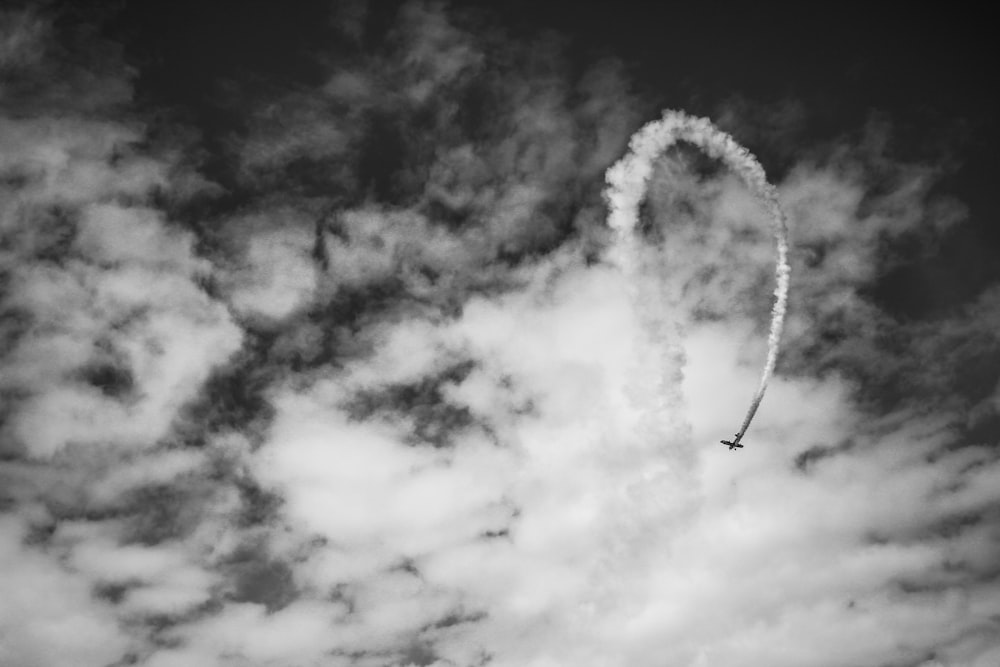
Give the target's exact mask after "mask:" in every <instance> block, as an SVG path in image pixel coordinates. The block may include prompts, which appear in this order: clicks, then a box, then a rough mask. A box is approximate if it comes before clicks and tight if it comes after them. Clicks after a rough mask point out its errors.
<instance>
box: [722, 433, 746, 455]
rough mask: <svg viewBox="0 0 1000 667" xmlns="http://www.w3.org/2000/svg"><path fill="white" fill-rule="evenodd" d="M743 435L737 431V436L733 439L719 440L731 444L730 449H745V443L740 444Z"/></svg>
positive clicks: (724, 443)
mask: <svg viewBox="0 0 1000 667" xmlns="http://www.w3.org/2000/svg"><path fill="white" fill-rule="evenodd" d="M742 437H743V436H742V435H740V434H739V433H737V434H736V437H735V438H734V439H733V440H732V441H729V440H719V442H721V443H722V444H723V445H729V451H733V450H734V449H736V448H739V449H743V445H741V444H740V438H742Z"/></svg>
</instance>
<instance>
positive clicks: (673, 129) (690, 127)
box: [604, 110, 789, 438]
mask: <svg viewBox="0 0 1000 667" xmlns="http://www.w3.org/2000/svg"><path fill="white" fill-rule="evenodd" d="M680 140H683V141H688V142H690V143H693V144H695V145H696V146H698V148H700V149H701V150H703V151H704V152H705V153H706V154H707V155H709V156H710V157H712V158H715V159H719V160H722V161H723V162H724V163H725V164H726V166H727V167H729V168H730V169H732V170H733V171H734V172H736V174H737V175H738V176H739V177H740V179H741V180H742V181H743V183H744V184H745V185H746V186H747V188H748V189H749V190H750V191H751V192H752V193H753V195H754V197H755V198H756V199H757V200H758V201H760V202H761V204H762V205H763V206H764V208H765V210H766V211H767V213H768V215H769V216H770V218H771V224H772V225H773V227H774V234H775V239H776V243H777V249H778V257H777V263H776V265H775V279H776V281H775V282H776V285H775V288H774V306H773V308H772V309H771V326H770V331H769V333H768V337H767V361H766V363H765V364H764V370H763V372H762V373H761V377H760V385H759V387H758V389H757V392H756V394H754V397H753V400H751V402H750V407H749V409H748V410H747V414H746V417H745V418H744V419H743V425H742V426H741V427H740V430H739V433H738V434H737V436H738V437H739V438H742V437H743V434H745V433H746V430H747V428H749V427H750V422H751V421H753V417H754V414H756V412H757V408H758V407H759V406H760V402H761V400H762V399H763V398H764V392H765V391H766V390H767V383H768V381H769V380H770V379H771V375H772V373H774V365H775V363H776V362H777V360H778V343H779V341H780V340H781V331H782V328H783V327H784V322H785V308H786V305H787V302H788V275H789V266H788V224H787V220H786V218H785V213H784V211H782V209H781V205H780V204H779V203H778V192H777V190H775V188H774V186H772V185H771V184H770V183H768V182H767V175H766V174H765V173H764V168H763V167H762V166H761V165H760V163H759V162H758V161H757V158H756V157H754V155H753V154H752V153H751V152H750V151H748V150H747V149H746V148H744V147H743V146H740V145H739V144H738V143H736V140H735V139H733V138H732V137H731V136H729V135H728V134H726V133H725V132H723V131H722V130H720V129H718V128H717V127H715V126H714V125H712V123H711V122H710V121H709V120H708V119H707V118H698V117H696V116H689V115H687V114H685V113H684V112H682V111H672V110H667V111H664V112H663V118H661V119H660V120H658V121H653V122H650V123H647V124H646V125H644V126H643V127H642V128H640V129H639V131H638V132H636V133H635V134H634V135H632V139H631V140H630V141H629V152H628V153H627V154H626V155H625V157H623V158H622V159H621V160H619V161H618V162H616V163H615V164H614V165H612V166H611V168H610V169H608V171H607V173H606V174H605V180H606V181H607V183H608V188H607V189H606V190H605V191H604V198H605V201H606V202H607V204H608V208H609V216H608V225H609V226H610V227H611V228H612V229H613V230H615V232H616V233H617V242H616V248H615V255H616V257H617V259H618V261H619V262H620V264H621V267H622V270H623V271H624V272H625V273H626V275H628V277H629V279H634V278H635V272H636V266H635V263H636V260H635V251H634V243H635V239H634V235H633V231H634V229H635V225H636V221H637V220H638V216H639V204H640V203H641V202H642V199H643V198H644V197H645V195H646V187H647V185H648V183H649V178H650V176H651V175H652V173H653V163H654V161H655V160H656V159H657V158H658V157H659V156H660V155H661V154H662V153H663V152H664V151H665V150H666V149H667V148H669V147H670V146H672V145H673V144H675V143H676V142H677V141H680Z"/></svg>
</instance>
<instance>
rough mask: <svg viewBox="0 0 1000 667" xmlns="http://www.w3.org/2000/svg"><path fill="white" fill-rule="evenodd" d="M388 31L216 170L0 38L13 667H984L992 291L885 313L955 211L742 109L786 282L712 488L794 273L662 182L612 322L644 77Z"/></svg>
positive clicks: (4, 426)
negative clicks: (931, 314)
mask: <svg viewBox="0 0 1000 667" xmlns="http://www.w3.org/2000/svg"><path fill="white" fill-rule="evenodd" d="M372 11H374V10H373V9H372V8H370V7H365V6H364V3H356V4H352V5H350V7H349V8H348V9H343V10H340V9H339V8H338V11H337V12H334V14H333V16H334V18H333V19H332V20H334V21H336V22H338V23H337V26H338V29H339V30H340V32H339V33H338V34H341V35H342V36H344V39H345V42H344V44H339V45H338V46H337V48H338V49H342V51H343V53H347V54H349V57H347V56H345V57H342V58H332V57H327V58H324V54H317V61H318V62H322V63H325V64H324V65H323V67H325V68H326V74H325V75H324V76H323V77H320V78H319V82H318V83H317V82H316V81H314V82H313V83H312V84H310V85H305V84H294V85H293V84H287V85H284V87H275V88H272V89H271V92H270V93H268V94H266V95H263V96H259V97H250V96H249V93H247V92H246V91H247V90H249V88H246V89H244V88H240V87H239V86H234V88H233V89H234V91H243V92H234V95H236V96H237V99H236V100H235V101H234V108H239V109H241V114H242V115H241V122H240V123H238V124H237V125H234V128H233V129H232V130H229V131H228V133H227V134H226V136H224V137H221V139H222V140H218V139H220V137H215V138H213V141H207V140H206V141H204V142H203V143H199V141H198V140H197V139H194V138H192V137H195V136H197V133H196V132H194V131H192V130H191V129H190V128H185V127H180V126H177V125H176V124H175V123H176V120H172V119H171V118H168V117H166V116H157V115H155V114H154V115H151V116H150V117H148V118H146V117H145V116H143V117H140V115H141V114H140V111H139V109H138V107H130V106H129V105H130V100H131V97H132V83H131V82H132V80H133V77H134V76H136V74H135V73H134V72H132V71H131V70H130V69H129V67H127V66H125V65H124V64H123V63H122V61H121V50H120V49H119V47H117V46H116V45H115V44H113V43H109V42H106V41H105V42H102V41H101V40H100V39H99V38H98V37H97V35H98V31H97V30H96V29H95V25H94V24H93V23H87V22H83V23H81V24H80V25H78V26H76V27H75V28H72V27H67V26H63V24H62V23H60V22H59V21H57V20H55V19H56V18H57V17H54V16H53V15H52V14H51V13H47V12H48V10H44V11H43V10H32V11H27V12H22V13H16V14H10V15H9V20H8V21H0V25H4V26H5V27H4V28H3V32H2V33H0V68H4V71H5V72H13V73H14V74H13V76H12V78H10V79H9V80H10V81H12V82H13V83H11V84H6V83H5V85H8V86H9V87H8V88H7V89H5V91H4V94H5V95H6V97H5V102H6V101H7V100H10V104H7V105H6V106H5V108H4V115H3V118H2V120H0V148H2V150H0V175H2V179H0V188H2V192H3V194H2V197H0V199H2V204H0V234H2V243H0V299H2V308H3V319H2V321H3V324H2V325H0V336H2V339H0V340H2V349H3V353H2V354H3V356H2V358H0V366H2V368H0V378H2V379H0V392H2V393H0V395H2V397H3V398H2V400H3V404H2V409H0V437H2V446H0V452H2V456H3V458H4V466H3V468H2V469H0V508H2V513H0V545H2V547H0V561H2V563H0V566H2V567H0V572H2V574H0V637H3V638H4V640H3V641H0V662H4V664H8V663H9V664H12V665H26V666H27V665H35V664H52V665H70V664H73V665H95V666H97V665H109V664H126V663H128V664H141V665H148V666H153V667H175V666H180V665H220V666H221V665H234V664H240V665H282V664H288V663H295V664H303V665H306V664H315V665H334V666H338V665H343V666H344V667H348V666H351V667H359V666H369V665H370V666H372V667H375V666H379V667H383V666H385V665H400V666H402V665H421V666H427V665H434V666H435V667H444V666H445V665H459V666H466V665H490V666H491V667H500V666H505V665H510V666H515V665H517V666H525V665H531V666H542V665H581V666H588V665H593V666H594V667H607V666H613V665H623V666H624V665H630V666H632V665H636V666H642V665H649V666H650V667H652V666H654V665H662V664H676V665H691V666H696V665H719V664H721V665H760V664H767V665H774V666H776V667H780V666H782V665H787V666H789V667H792V666H795V667H799V666H802V665H824V666H827V665H844V666H845V667H847V666H850V665H857V664H913V665H924V666H926V667H931V666H932V665H953V666H956V667H957V666H959V665H979V666H985V665H987V664H992V662H990V659H991V657H995V656H996V654H997V651H998V650H1000V647H998V644H997V642H996V639H995V637H996V636H997V633H996V629H997V628H996V623H997V622H996V619H997V617H998V615H1000V609H998V608H997V607H998V603H997V600H1000V595H998V591H997V585H998V584H997V582H998V579H997V570H996V567H995V562H996V561H997V558H996V557H997V552H998V540H997V530H996V526H997V514H996V510H995V509H994V508H995V507H996V506H997V502H998V500H1000V498H998V491H997V490H998V489H1000V484H998V479H997V475H998V471H1000V466H998V464H997V457H996V452H995V450H996V448H995V443H996V434H995V427H996V424H997V423H998V422H997V415H998V414H1000V398H998V397H1000V394H998V387H1000V383H998V375H997V372H996V371H995V369H996V368H997V366H996V357H997V350H998V346H997V339H996V334H995V331H997V330H998V328H997V327H996V326H995V320H996V319H997V318H996V315H997V312H998V308H997V305H998V303H1000V301H998V299H997V294H998V293H997V291H996V290H995V289H988V290H986V291H984V292H983V293H982V294H980V295H978V297H977V298H976V299H974V300H972V301H970V302H968V303H965V304H961V305H956V307H955V308H954V309H952V310H950V311H948V312H946V313H942V314H940V315H939V316H937V317H936V319H934V320H920V319H911V320H905V319H903V318H902V317H901V316H900V315H899V313H896V312H894V311H893V310H892V309H891V308H890V307H889V305H887V304H885V303H884V302H882V301H880V300H879V299H878V298H877V297H876V290H875V286H876V285H877V283H878V281H879V280H880V278H881V277H883V276H885V275H886V273H887V272H888V271H889V270H891V268H892V267H894V266H896V265H898V264H899V263H900V262H902V261H904V260H906V259H907V258H909V257H912V256H913V255H914V254H915V253H916V254H920V253H932V252H933V251H934V248H935V246H936V244H937V243H939V242H940V240H941V239H942V238H943V237H944V236H945V235H947V234H948V233H949V231H950V230H953V229H955V228H957V227H959V226H960V225H963V224H965V222H964V217H963V216H964V208H963V206H962V204H961V203H960V202H957V201H953V200H950V199H947V198H945V197H943V196H941V195H940V194H939V193H938V186H939V185H940V182H941V180H940V179H941V178H942V177H943V175H944V174H945V172H944V171H943V170H942V169H941V168H940V167H939V166H934V165H929V164H925V163H921V162H913V161H909V162H908V161H905V160H902V159H899V158H897V157H896V156H895V154H894V153H893V152H892V150H891V145H890V143H889V142H887V141H886V140H885V137H886V136H887V133H888V131H889V129H890V128H889V127H888V126H886V125H884V124H879V123H872V124H870V125H869V126H868V127H867V128H861V130H860V131H859V134H857V135H845V136H844V137H841V138H840V139H838V140H836V141H826V142H823V143H810V141H809V139H808V137H807V135H806V134H805V133H804V131H803V130H802V128H803V127H805V125H806V121H807V119H808V118H809V114H810V113H811V110H810V109H809V108H807V107H806V106H804V105H801V104H799V103H797V102H795V101H794V100H793V101H789V102H788V103H787V105H785V106H782V107H781V108H779V109H778V110H777V112H774V113H772V111H773V110H769V109H767V108H763V110H761V108H759V107H756V106H755V103H754V102H753V101H750V100H746V101H742V102H740V103H739V104H735V105H731V106H730V107H729V110H728V114H729V116H728V120H727V121H726V122H728V123H729V127H731V128H733V132H734V134H735V135H737V137H738V138H743V139H744V140H745V141H748V142H752V143H759V144H761V145H764V146H771V147H772V148H773V149H774V150H777V151H778V152H779V153H780V154H781V156H782V159H783V160H784V161H785V164H783V168H782V169H781V170H780V171H779V172H776V173H778V176H777V177H773V178H774V180H775V181H776V186H777V187H778V194H779V196H780V199H781V202H782V204H783V206H784V207H785V208H786V210H787V211H788V212H789V216H790V220H789V222H790V226H791V229H792V242H793V247H792V251H791V259H792V261H793V272H792V292H791V299H790V310H789V320H788V327H787V329H786V333H785V338H784V341H785V348H784V351H783V353H782V356H781V358H780V359H779V365H778V368H777V373H776V375H775V377H774V379H773V381H772V383H771V385H770V388H769V393H768V395H767V397H766V398H765V400H764V403H763V404H762V407H761V410H760V413H759V415H758V417H757V419H756V421H755V422H754V424H753V428H752V429H751V430H750V432H749V433H748V434H747V438H746V440H745V442H746V443H747V444H748V446H747V448H746V449H744V450H742V451H740V452H738V454H730V453H729V452H726V451H724V450H723V449H722V448H721V447H719V446H718V445H716V444H714V442H715V441H716V440H718V438H719V437H721V436H723V435H728V434H729V433H730V432H731V429H733V428H735V427H736V426H737V425H738V424H737V420H738V419H739V418H740V416H741V415H742V414H743V411H744V410H745V407H746V403H747V401H748V400H749V399H750V398H751V396H752V395H753V392H754V390H755V388H756V385H757V381H758V376H759V369H760V366H761V364H762V363H763V361H764V358H765V354H766V325H767V317H768V312H769V309H770V299H771V292H772V289H773V285H772V281H773V262H774V251H773V238H772V236H771V233H770V230H769V228H768V221H767V220H766V218H765V216H764V213H763V212H762V211H761V210H759V207H758V206H757V205H756V204H755V202H754V201H753V199H752V197H751V196H750V195H749V193H747V192H746V190H745V188H744V187H743V186H742V185H741V184H740V182H739V181H738V179H736V178H735V177H734V176H733V175H731V174H729V173H728V172H727V171H726V169H725V168H724V167H723V166H721V165H719V164H717V163H716V162H715V161H713V160H711V159H709V158H707V157H705V156H703V155H702V154H701V153H700V152H699V151H698V150H697V149H695V148H694V147H692V146H690V145H685V144H682V145H679V146H677V147H675V148H674V149H671V150H670V151H669V152H668V153H667V154H666V155H665V156H664V158H663V159H662V160H660V161H659V162H657V164H656V166H655V168H654V170H653V174H652V179H651V183H650V190H649V193H648V197H647V198H646V200H645V202H643V204H642V206H641V207H640V208H639V224H638V227H637V231H638V234H639V236H640V238H641V243H640V244H638V246H637V249H636V253H637V254H636V259H637V262H636V270H637V274H638V275H640V276H642V277H643V280H642V281H640V282H639V283H638V284H637V285H635V284H633V285H629V284H628V282H627V281H626V279H625V278H624V277H623V276H622V274H621V272H620V271H619V270H618V269H617V268H616V266H615V265H614V262H612V261H611V257H610V255H609V240H610V234H609V231H608V229H607V226H606V220H605V218H606V211H605V210H604V208H603V206H602V200H601V189H602V187H603V174H604V171H605V169H606V168H607V167H608V166H609V165H610V164H611V163H613V162H614V161H615V160H617V159H618V158H619V157H620V156H621V155H622V153H623V152H624V150H625V145H626V142H627V140H628V137H629V134H630V133H631V132H632V131H633V130H634V129H635V128H636V127H638V125H639V124H640V123H641V122H642V121H643V120H645V119H646V118H647V117H651V116H652V115H653V114H652V113H651V106H650V104H649V102H648V101H647V100H644V99H640V98H639V97H638V96H637V95H634V94H633V93H631V92H630V91H631V88H630V85H629V83H628V81H627V76H626V74H627V72H626V69H625V67H624V66H623V65H621V64H617V63H615V62H613V61H603V62H600V63H596V64H592V65H589V66H588V67H585V68H583V71H580V70H579V69H578V68H575V66H574V63H570V61H569V60H568V56H566V55H565V51H564V50H563V45H562V43H561V42H560V41H559V39H557V38H554V37H552V36H540V37H536V38H525V39H522V38H515V37H514V36H512V35H510V34H507V33H504V32H503V31H502V30H500V29H498V28H484V27H483V23H482V22H481V21H480V22H478V23H477V21H476V20H475V16H474V15H470V14H460V13H455V12H450V11H449V10H447V9H446V8H445V7H443V6H440V5H436V4H430V3H407V4H406V5H405V6H404V7H403V9H402V10H401V11H400V12H399V14H398V15H397V16H396V17H395V18H394V19H393V20H392V23H391V27H389V28H387V30H386V31H385V34H384V35H381V36H380V35H379V33H378V31H377V30H374V29H371V26H369V22H370V21H373V20H375V19H374V18H373V17H372V16H371V15H370V12H372ZM338 12H339V13H338ZM477 25H478V27H477ZM65 30H69V31H70V33H71V34H64V32H61V31H65ZM67 35H68V36H67ZM63 37H67V38H66V39H63ZM68 37H72V39H69V38H68ZM77 51H79V54H77ZM338 53H341V52H340V51H338ZM343 53H341V55H343ZM75 54H76V55H78V56H79V57H78V58H74V57H73V56H74V55H75ZM139 76H141V73H140V74H139ZM46 81H48V82H49V84H47V85H46V84H45V82H46ZM32 82H34V83H32ZM724 120H725V119H724ZM206 152H211V153H212V154H211V155H210V156H209V157H206V156H205V153H206ZM199 165H200V167H199ZM199 168H200V169H203V170H204V171H205V172H206V173H207V172H211V175H212V176H211V178H209V177H208V176H207V175H203V174H202V173H200V172H199ZM636 299H638V300H639V301H640V302H641V307H637V303H636ZM8 601H13V602H12V603H10V602H8Z"/></svg>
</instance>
